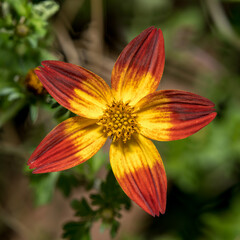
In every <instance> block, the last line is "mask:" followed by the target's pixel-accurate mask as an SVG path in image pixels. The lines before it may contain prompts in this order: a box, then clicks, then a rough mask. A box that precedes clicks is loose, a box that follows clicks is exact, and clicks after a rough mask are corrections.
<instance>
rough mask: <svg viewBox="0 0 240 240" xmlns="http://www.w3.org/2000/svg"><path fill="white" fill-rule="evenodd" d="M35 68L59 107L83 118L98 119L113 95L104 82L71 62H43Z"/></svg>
mask: <svg viewBox="0 0 240 240" xmlns="http://www.w3.org/2000/svg"><path fill="white" fill-rule="evenodd" d="M42 65H43V66H44V68H43V67H39V68H38V69H36V70H35V72H36V74H37V75H38V77H39V79H40V81H41V82H42V84H43V85H44V87H45V88H46V89H47V91H48V92H49V93H50V94H51V95H52V97H53V98H55V99H56V100H57V101H58V102H59V103H60V104H61V105H62V106H64V107H66V108H67V109H69V110H70V111H72V112H74V113H76V114H77V115H80V116H82V117H87V118H93V119H97V118H98V117H99V116H101V115H102V114H103V111H104V109H105V108H106V105H107V104H109V103H111V101H112V94H111V90H110V88H109V86H108V85H107V84H106V83H105V81H104V80H103V79H102V78H100V77H99V76H97V75H96V74H94V73H92V72H90V71H88V70H86V69H84V68H82V67H80V66H77V65H74V64H71V63H64V62H60V61H43V62H42Z"/></svg>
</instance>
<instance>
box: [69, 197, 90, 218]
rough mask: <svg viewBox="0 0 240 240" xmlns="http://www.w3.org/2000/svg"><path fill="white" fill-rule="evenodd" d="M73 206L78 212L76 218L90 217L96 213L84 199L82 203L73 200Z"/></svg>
mask: <svg viewBox="0 0 240 240" xmlns="http://www.w3.org/2000/svg"><path fill="white" fill-rule="evenodd" d="M71 206H72V208H73V209H74V210H75V211H76V213H75V215H76V216H80V217H89V216H91V215H92V214H93V213H94V211H93V210H92V209H91V207H90V206H89V204H88V202H87V201H86V199H85V198H82V199H81V201H78V200H73V201H72V203H71Z"/></svg>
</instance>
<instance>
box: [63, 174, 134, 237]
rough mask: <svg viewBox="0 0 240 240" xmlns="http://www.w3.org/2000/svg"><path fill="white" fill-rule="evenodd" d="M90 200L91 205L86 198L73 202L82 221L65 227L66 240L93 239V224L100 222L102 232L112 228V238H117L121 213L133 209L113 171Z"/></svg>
mask: <svg viewBox="0 0 240 240" xmlns="http://www.w3.org/2000/svg"><path fill="white" fill-rule="evenodd" d="M90 200H91V201H90V202H91V205H90V204H89V203H88V201H87V200H86V199H85V198H84V197H83V198H82V199H81V200H80V201H79V200H73V201H72V208H73V209H74V210H75V215H76V216H78V217H81V220H80V221H78V222H68V223H66V224H65V225H64V227H63V229H64V233H63V237H64V238H67V239H70V240H77V239H91V237H90V229H91V227H92V224H93V223H94V222H95V221H99V220H101V228H100V230H101V231H104V230H105V229H106V228H107V229H109V228H110V234H111V236H112V237H115V235H116V233H117V230H118V228H119V222H118V221H117V219H118V218H120V217H121V213H120V211H121V210H122V208H125V209H126V210H129V209H130V207H131V202H130V199H129V198H128V197H127V196H126V195H125V194H124V193H123V191H122V189H121V187H120V186H119V185H118V183H117V182H116V180H115V177H114V175H113V173H112V171H111V170H110V171H109V172H108V175H107V177H106V181H104V182H102V183H101V185H100V189H99V191H98V193H96V194H91V195H90ZM91 206H92V207H91Z"/></svg>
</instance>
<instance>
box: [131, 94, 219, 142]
mask: <svg viewBox="0 0 240 240" xmlns="http://www.w3.org/2000/svg"><path fill="white" fill-rule="evenodd" d="M213 107H214V104H213V103H212V102H211V101H210V100H208V99H206V98H204V97H201V96H199V95H197V94H193V93H189V92H185V91H179V90H164V91H157V92H155V93H152V94H150V95H148V96H146V97H145V98H143V99H142V100H141V101H139V102H138V103H137V104H136V106H135V109H137V110H136V114H137V116H138V117H137V121H138V123H139V128H140V133H141V134H143V135H144V136H146V137H148V138H151V139H154V140H158V141H171V140H178V139H182V138H186V137H188V136H190V135H192V134H193V133H195V132H197V131H199V130H200V129H201V128H203V127H205V126H206V125H207V124H209V123H210V122H211V121H212V120H213V119H214V118H215V116H216V112H215V109H214V108H213Z"/></svg>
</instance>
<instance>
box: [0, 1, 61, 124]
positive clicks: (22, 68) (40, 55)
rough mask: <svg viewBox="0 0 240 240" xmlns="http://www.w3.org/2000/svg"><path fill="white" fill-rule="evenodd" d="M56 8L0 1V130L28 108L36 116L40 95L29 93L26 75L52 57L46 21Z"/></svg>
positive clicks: (49, 4) (53, 4) (51, 4)
mask: <svg viewBox="0 0 240 240" xmlns="http://www.w3.org/2000/svg"><path fill="white" fill-rule="evenodd" d="M58 8H59V6H58V4H57V3H56V2H54V1H51V0H48V1H43V2H40V3H37V4H33V3H31V2H30V1H27V0H6V1H3V2H0V55H1V56H4V57H1V58H0V79H1V81H0V97H1V99H0V114H1V115H0V127H1V126H2V125H3V124H4V123H5V122H7V121H8V120H10V119H11V118H12V117H13V116H15V115H16V114H17V113H18V112H19V111H20V110H21V109H22V108H23V107H24V106H28V107H29V108H30V111H31V116H32V118H33V120H35V118H36V116H37V113H36V111H37V107H36V105H37V104H38V102H41V97H42V96H35V95H34V94H33V93H32V92H31V91H30V92H29V91H28V89H27V86H26V84H25V78H26V75H27V73H28V72H29V71H30V70H31V69H33V68H35V67H36V66H38V65H39V64H40V62H41V61H42V60H44V59H54V58H55V57H54V56H53V54H51V53H50V52H49V51H48V48H49V47H50V46H51V45H52V41H53V37H52V35H49V29H50V28H49V24H48V21H47V20H48V19H49V17H51V16H52V15H54V14H55V13H56V12H57V10H58Z"/></svg>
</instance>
